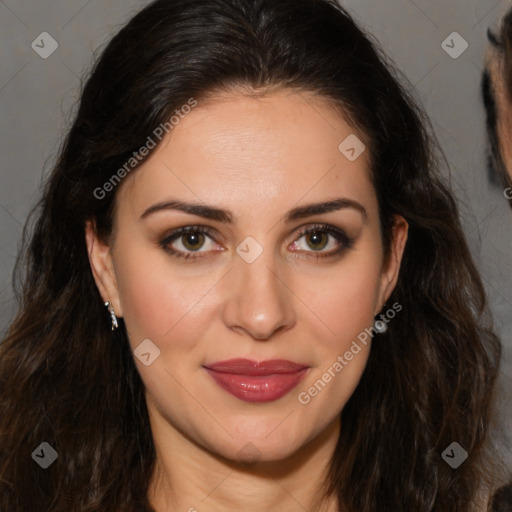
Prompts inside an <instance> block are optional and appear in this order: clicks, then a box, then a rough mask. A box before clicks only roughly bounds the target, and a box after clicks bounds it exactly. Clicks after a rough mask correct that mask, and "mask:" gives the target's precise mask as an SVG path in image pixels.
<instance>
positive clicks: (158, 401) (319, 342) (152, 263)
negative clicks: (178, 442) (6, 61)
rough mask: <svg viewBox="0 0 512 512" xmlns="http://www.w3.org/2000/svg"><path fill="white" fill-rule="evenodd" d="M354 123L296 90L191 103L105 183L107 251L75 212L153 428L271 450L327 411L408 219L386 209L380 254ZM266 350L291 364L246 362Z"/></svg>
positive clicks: (222, 445) (359, 366) (341, 389)
mask: <svg viewBox="0 0 512 512" xmlns="http://www.w3.org/2000/svg"><path fill="white" fill-rule="evenodd" d="M354 136H357V137H359V139H362V136H361V135H360V134H358V133H357V131H355V130H354V129H353V128H351V127H350V126H349V125H348V124H347V123H346V122H344V121H343V120H342V119H341V118H340V117H339V116H338V115H337V114H336V113H335V112H334V109H333V108H332V106H331V105H330V104H329V103H327V102H326V101H325V100H323V99H320V98H318V97H314V96H312V95H306V94H299V93H294V92H289V91H286V92H279V93H273V94H271V95H268V96H265V97H264V98H262V99H254V98H250V97H247V96H244V95H242V94H240V95H236V96H230V97H228V96H226V97H222V98H220V97H218V98H217V100H216V101H214V102H211V103H208V104H203V105H202V104H201V103H199V104H198V106H197V107H196V108H194V109H192V111H191V112H190V113H189V114H188V115H186V116H185V117H184V118H183V119H181V120H180V122H179V124H177V125H176V126H175V127H174V129H173V130H172V131H171V132H170V135H168V136H167V137H166V138H165V139H164V140H163V142H162V144H161V145H160V146H159V147H158V148H157V149H156V150H155V152H154V153H153V155H152V156H151V158H150V159H148V160H147V161H146V162H145V163H144V165H142V166H141V167H140V168H139V169H137V170H136V171H134V172H133V174H132V175H129V176H128V177H126V178H125V181H124V182H123V183H122V184H121V185H120V186H119V187H120V188H119V190H118V196H117V199H116V201H117V203H116V212H115V229H114V240H113V243H112V246H111V247H110V249H109V247H107V246H102V245H101V244H100V243H99V241H98V240H97V239H95V238H94V237H93V235H92V232H91V230H90V226H89V227H88V230H87V233H88V234H87V241H88V245H89V257H90V261H91V265H92V267H93V271H94V275H95V279H96V282H97V284H98V287H99V289H100V291H101V293H102V296H103V298H104V299H105V300H110V301H111V303H112V304H113V306H114V309H115V313H116V315H117V316H122V317H123V318H124V321H125V325H126V329H127V333H128V337H129V341H130V345H131V348H132V350H134V351H135V354H136V355H135V356H134V357H135V362H136V364H137V368H138V371H139V372H140V375H141V378H142V380H143V382H144V385H145V390H146V399H147V404H148V410H149V414H150V418H151V422H152V428H153V429H158V430H159V431H160V432H168V433H171V432H172V433H180V434H183V435H185V437H186V438H187V439H188V440H191V441H193V442H194V443H195V444H196V445H199V446H200V447H202V448H204V449H207V450H209V451H210V452H213V453H217V454H219V455H222V456H224V457H227V458H229V459H232V460H244V459H249V458H254V457H255V454H257V457H258V458H261V459H266V460H278V459H282V458H284V457H286V456H288V455H290V454H292V453H294V452H296V451H297V450H299V448H300V447H302V446H304V445H305V444H306V443H307V442H308V441H310V440H312V439H314V438H315V437H316V436H317V435H319V434H320V433H321V432H322V431H325V430H326V429H327V428H328V427H332V426H333V425H334V424H336V422H337V421H338V418H339V413H340V411H341V410H342V408H343V406H344V405H345V403H346V402H347V400H348V399H349V397H350V396H351V395H352V393H353V391H354V389H355V388H356V386H357V384H358V381H359V379H360V377H361V374H362V372H363V370H364V368H365V365H366V362H367V357H368V353H369V349H370V340H371V337H370V336H368V335H366V336H364V335H362V333H364V332H365V329H369V328H370V327H371V326H372V325H373V321H374V316H375V315H377V314H379V313H381V309H382V307H383V305H384V302H385V300H386V299H387V298H388V297H389V294H390V293H391V291H392V289H393V287H394V286H395V282H396V278H397V273H398V267H399V262H400V258H401V254H402V250H403V246H404V244H405V239H406V233H407V226H406V223H405V221H403V222H402V221H399V222H398V223H397V225H396V227H395V231H394V242H393V247H392V251H393V252H392V256H391V258H390V260H389V261H390V263H389V265H387V266H384V255H383V247H382V243H381V233H380V227H379V218H378V209H377V206H378V205H377V199H376V195H375V190H374V188H373V186H372V184H371V182H370V172H369V154H368V151H369V150H368V149H365V150H363V151H362V153H361V154H360V155H359V156H358V153H359V152H360V151H361V149H362V146H360V143H359V142H358V141H357V139H355V138H354ZM347 137H350V138H349V139H348V140H346V139H347ZM344 141H345V142H344ZM341 143H343V144H341ZM340 144H341V149H340V148H339V146H340ZM356 157H357V158H356ZM333 201H334V202H335V203H332V202H333ZM166 204H168V205H169V207H165V205H166ZM326 204H327V205H329V204H330V206H329V207H325V206H322V205H326ZM173 205H174V207H178V209H173ZM179 205H182V206H183V205H194V208H195V210H194V213H192V212H191V211H188V212H186V211H183V210H182V209H180V208H179ZM312 205H316V206H314V207H312ZM305 207H310V208H305ZM187 208H188V207H187ZM183 228H186V229H190V231H189V232H188V233H185V234H176V235H175V234H174V233H175V232H177V230H180V229H183ZM199 229H207V230H208V231H207V233H202V232H200V231H198V230H199ZM304 230H311V232H310V233H309V234H308V233H306V234H303V233H302V232H303V231H304ZM178 233H179V231H178ZM386 309H387V308H386ZM105 314H107V312H105ZM398 316H399V315H398ZM391 321H392V322H394V321H396V322H400V319H399V318H398V319H395V320H391ZM358 336H359V340H358ZM361 339H366V342H367V343H366V345H365V344H364V343H362V342H361V341H360V340H361ZM144 340H146V341H144ZM147 340H150V341H147ZM354 340H355V341H356V342H357V345H358V346H359V350H358V349H357V348H356V346H355V345H354ZM374 342H375V343H379V342H380V341H379V340H378V335H377V338H376V339H375V340H374ZM141 343H143V344H142V345H141ZM139 346H140V348H139V349H137V347H139ZM136 349H137V350H136ZM347 353H349V354H347ZM346 354H347V355H346ZM350 354H352V357H350ZM139 357H140V359H139ZM237 359H245V360H249V361H250V362H253V364H251V363H249V364H248V365H243V364H239V362H237V361H235V362H233V360H237ZM273 360H274V361H275V360H285V361H288V362H289V363H290V364H282V363H281V364H274V365H272V364H271V363H268V364H266V365H255V364H254V363H255V362H268V361H273ZM226 361H227V362H228V363H225V364H222V365H221V364H220V363H223V362H226ZM230 361H231V363H232V364H231V363H229V362H230ZM292 363H294V364H292ZM216 364H217V365H216ZM294 365H296V366H294ZM214 367H216V368H217V371H215V370H213V368H214ZM340 367H341V369H340ZM319 381H320V382H319ZM315 383H316V384H315ZM153 433H154V432H153Z"/></svg>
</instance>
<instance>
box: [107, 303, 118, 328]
mask: <svg viewBox="0 0 512 512" xmlns="http://www.w3.org/2000/svg"><path fill="white" fill-rule="evenodd" d="M105 306H107V308H108V310H109V312H110V318H111V320H112V330H113V331H115V330H116V329H117V328H118V324H117V318H116V314H115V313H114V308H113V307H112V304H110V302H108V301H107V302H105Z"/></svg>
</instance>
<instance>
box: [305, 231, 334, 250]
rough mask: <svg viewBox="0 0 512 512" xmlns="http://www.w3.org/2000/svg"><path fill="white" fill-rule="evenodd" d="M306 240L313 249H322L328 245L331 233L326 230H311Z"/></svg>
mask: <svg viewBox="0 0 512 512" xmlns="http://www.w3.org/2000/svg"><path fill="white" fill-rule="evenodd" d="M306 241H307V244H308V245H309V247H311V249H313V250H322V249H324V248H325V247H326V246H327V243H328V241H329V235H328V234H327V233H325V231H323V232H322V231H311V232H310V233H307V235H306Z"/></svg>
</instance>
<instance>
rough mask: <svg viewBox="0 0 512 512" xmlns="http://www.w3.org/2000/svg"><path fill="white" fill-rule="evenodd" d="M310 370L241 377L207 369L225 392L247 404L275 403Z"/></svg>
mask: <svg viewBox="0 0 512 512" xmlns="http://www.w3.org/2000/svg"><path fill="white" fill-rule="evenodd" d="M308 370H309V368H304V369H302V370H299V371H296V372H292V373H273V374H271V375H240V374H236V373H224V372H217V371H215V370H211V369H210V368H206V371H207V372H208V373H209V374H210V375H211V376H212V377H213V379H214V380H215V382H216V383H217V384H218V385H219V386H220V387H221V388H222V389H224V390H225V391H227V392H228V393H231V394H232V395H234V396H236V397H237V398H239V399H240V400H243V401H245V402H273V401H275V400H278V399H279V398H281V397H283V396H285V395H286V394H287V393H289V392H290V391H291V390H292V389H293V388H294V387H295V386H297V384H298V383H299V382H300V381H301V380H302V379H303V377H304V375H306V373H307V371H308Z"/></svg>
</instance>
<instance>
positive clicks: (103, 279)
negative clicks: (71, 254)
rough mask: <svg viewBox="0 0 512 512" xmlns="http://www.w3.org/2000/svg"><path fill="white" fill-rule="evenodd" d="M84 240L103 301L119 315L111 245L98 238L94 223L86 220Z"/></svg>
mask: <svg viewBox="0 0 512 512" xmlns="http://www.w3.org/2000/svg"><path fill="white" fill-rule="evenodd" d="M85 241H86V244H87V254H88V256H89V264H90V266H91V270H92V275H93V277H94V281H95V282H96V286H97V287H98V290H99V292H100V295H101V297H102V298H103V302H107V301H109V302H110V303H111V304H112V307H113V308H114V312H115V314H116V316H117V317H121V316H123V311H122V308H121V303H120V301H119V292H118V288H117V281H116V274H115V269H114V263H113V261H112V251H111V247H110V246H109V245H105V244H104V243H103V242H101V241H100V240H99V238H98V236H97V234H96V224H95V223H94V222H93V221H86V223H85Z"/></svg>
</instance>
